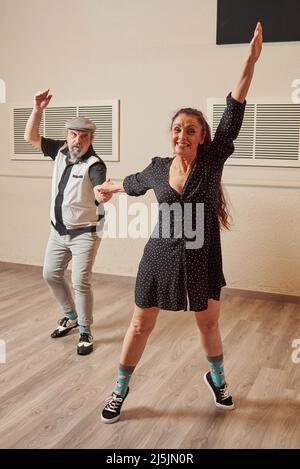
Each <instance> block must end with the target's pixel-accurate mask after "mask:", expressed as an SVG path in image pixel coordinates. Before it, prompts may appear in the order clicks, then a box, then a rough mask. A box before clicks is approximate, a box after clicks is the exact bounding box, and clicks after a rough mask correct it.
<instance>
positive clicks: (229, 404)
mask: <svg viewBox="0 0 300 469" xmlns="http://www.w3.org/2000/svg"><path fill="white" fill-rule="evenodd" d="M204 382H205V383H206V384H207V386H208V387H209V389H210V390H211V393H212V395H213V397H214V401H215V405H216V407H218V408H219V409H225V410H232V409H234V403H233V400H232V397H231V396H230V395H229V392H228V388H227V384H226V383H225V384H223V386H221V387H220V388H218V387H217V386H215V385H214V383H213V380H212V378H211V375H210V372H209V371H208V372H207V373H206V374H205V375H204Z"/></svg>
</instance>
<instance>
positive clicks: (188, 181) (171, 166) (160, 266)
mask: <svg viewBox="0 0 300 469" xmlns="http://www.w3.org/2000/svg"><path fill="white" fill-rule="evenodd" d="M261 49H262V27H261V24H260V23H258V24H257V26H256V29H255V32H254V36H253V39H252V41H251V43H250V51H249V56H248V58H247V60H246V63H245V66H244V69H243V72H242V75H241V78H240V80H239V82H238V84H237V85H236V87H235V89H234V91H233V92H232V94H229V95H228V97H227V107H226V109H225V111H224V114H223V116H222V119H221V122H220V124H219V126H218V129H217V131H216V134H215V137H214V139H213V141H211V137H210V130H209V126H208V124H207V122H206V121H205V119H204V117H203V114H202V113H201V112H199V111H197V110H195V109H191V108H186V109H181V110H180V111H178V112H177V113H176V114H175V116H174V117H173V119H172V125H171V132H172V148H173V151H174V155H175V156H174V157H173V158H153V160H152V162H151V164H150V165H149V166H148V167H147V168H146V169H145V170H144V171H142V172H141V173H137V174H133V175H131V176H127V177H126V178H125V179H124V181H123V183H114V182H111V181H110V180H108V181H106V182H105V183H104V184H102V186H101V188H100V190H99V191H100V198H101V200H102V201H103V202H106V201H108V200H109V199H110V197H111V196H112V194H113V193H116V192H123V191H125V192H126V193H127V194H129V195H133V196H139V195H143V194H145V192H146V191H147V190H148V189H153V190H154V192H155V195H156V197H157V200H158V202H159V207H163V206H164V207H166V206H167V207H170V206H173V204H177V205H178V206H180V207H181V208H182V209H183V212H182V213H183V217H186V215H185V210H184V209H185V207H186V206H187V204H188V205H189V206H192V215H193V223H195V217H197V205H199V204H204V226H203V228H204V242H203V245H202V246H200V247H199V246H197V243H195V244H193V242H190V245H189V246H188V244H189V241H188V239H187V238H188V237H186V236H182V237H178V236H174V230H175V231H176V229H177V228H178V223H177V225H176V218H178V217H177V215H174V217H173V219H172V222H171V231H172V233H171V235H170V236H162V234H161V230H162V228H163V226H161V222H159V223H158V225H159V229H160V231H159V230H158V231H157V230H155V233H156V235H155V236H153V235H152V236H151V238H150V240H149V241H148V243H147V245H146V247H145V250H144V254H143V257H142V259H141V262H140V265H139V270H138V274H137V280H136V288H135V308H134V314H133V318H132V320H131V323H130V326H129V328H128V330H127V333H126V336H125V339H124V342H123V348H122V353H121V360H120V366H119V370H118V375H117V380H116V384H115V387H114V390H113V392H112V395H111V396H110V397H108V398H107V400H106V405H105V407H104V409H103V411H102V414H101V419H102V421H103V422H105V423H114V422H116V421H117V420H118V419H119V418H120V412H121V407H122V404H123V402H124V400H125V398H126V396H127V394H128V392H129V387H128V383H129V380H130V377H131V375H132V373H133V371H134V369H135V367H136V365H137V363H138V362H139V360H140V358H141V356H142V353H143V351H144V348H145V346H146V342H147V339H148V337H149V335H150V333H151V331H152V330H153V328H154V326H155V322H156V319H157V316H158V313H159V310H160V309H166V310H173V311H178V310H189V311H194V314H195V318H196V323H197V326H198V328H199V331H200V335H201V338H202V342H203V346H204V349H205V351H206V354H207V359H208V363H209V367H210V371H209V372H207V373H206V374H205V375H204V381H205V383H206V384H207V386H208V387H209V389H210V391H211V392H212V395H213V398H214V402H215V405H216V406H217V407H218V408H222V409H233V408H234V404H233V400H232V397H231V396H230V394H229V392H228V388H227V385H226V381H225V376H224V368H223V349H222V341H221V336H220V331H219V324H218V320H219V314H220V301H219V300H220V291H221V288H222V287H223V286H224V285H226V283H225V279H224V276H223V271H222V256H221V244H220V225H223V226H224V227H225V228H228V225H229V224H228V216H227V211H226V203H225V199H224V196H223V192H222V188H221V176H222V170H223V166H224V163H225V161H226V159H227V158H228V157H229V156H230V155H231V154H232V153H233V151H234V146H233V140H235V139H236V138H237V136H238V133H239V130H240V127H241V125H242V121H243V116H244V110H245V105H246V102H245V98H246V95H247V92H248V89H249V86H250V83H251V80H252V76H253V72H254V66H255V63H256V61H257V60H258V58H259V55H260V52H261ZM177 222H178V220H177ZM182 222H183V220H182V219H181V220H180V224H181V227H182ZM196 223H197V220H196ZM197 226H198V225H197ZM158 232H159V235H158ZM172 234H173V236H172Z"/></svg>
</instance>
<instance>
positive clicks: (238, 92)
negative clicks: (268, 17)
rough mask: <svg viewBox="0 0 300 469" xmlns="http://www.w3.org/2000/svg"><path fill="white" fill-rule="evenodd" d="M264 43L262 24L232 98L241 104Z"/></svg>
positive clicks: (256, 31)
mask: <svg viewBox="0 0 300 469" xmlns="http://www.w3.org/2000/svg"><path fill="white" fill-rule="evenodd" d="M262 41H263V37H262V26H261V24H260V23H257V25H256V28H255V31H254V35H253V38H252V40H251V42H250V52H249V56H248V57H247V59H246V63H245V65H244V68H243V71H242V74H241V77H240V79H239V81H238V83H237V84H236V86H235V88H234V90H233V91H232V94H231V95H232V97H233V98H234V99H235V100H236V101H239V102H240V103H243V102H244V101H245V98H246V96H247V93H248V90H249V87H250V84H251V80H252V77H253V73H254V67H255V64H256V62H257V60H258V58H259V56H260V53H261V49H262Z"/></svg>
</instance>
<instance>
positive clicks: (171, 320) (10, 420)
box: [0, 263, 300, 449]
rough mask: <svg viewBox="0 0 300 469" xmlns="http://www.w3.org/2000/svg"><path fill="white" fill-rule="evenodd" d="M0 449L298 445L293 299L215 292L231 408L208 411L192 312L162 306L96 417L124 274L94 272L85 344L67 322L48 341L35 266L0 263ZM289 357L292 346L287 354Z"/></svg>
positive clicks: (127, 303) (297, 308)
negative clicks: (131, 366) (109, 421)
mask: <svg viewBox="0 0 300 469" xmlns="http://www.w3.org/2000/svg"><path fill="white" fill-rule="evenodd" d="M0 269H1V272H0V339H1V340H4V341H5V342H6V351H7V357H6V363H5V364H0V374H1V378H0V447H1V448H110V449H114V448H116V449H117V448H118V449H121V448H122V449H124V448H130V449H131V448H137V449H138V448H152V449H154V448H157V449H162V448H164V449H167V448H178V449H179V448H180V449H182V448H187V449H192V448H193V449H196V448H300V418H299V417H300V363H298V364H297V363H293V361H292V359H291V355H292V352H293V348H292V341H293V339H295V338H298V339H300V305H299V304H296V303H284V302H279V301H268V300H265V299H255V298H247V297H245V296H243V295H239V296H232V295H228V294H226V292H224V293H223V300H222V319H221V330H222V336H223V341H224V351H225V373H226V377H227V380H228V381H229V383H230V390H231V391H232V393H233V395H234V398H235V403H236V407H237V408H236V410H234V411H232V412H224V411H219V410H216V409H215V407H214V405H213V402H212V399H211V395H210V392H209V390H208V389H207V388H206V385H205V384H204V382H203V380H202V375H203V373H204V372H205V371H206V368H207V364H206V359H205V353H204V352H203V350H201V347H200V341H199V337H198V332H197V330H196V327H195V322H194V318H193V315H192V314H191V313H184V312H178V313H174V312H165V311H162V312H161V314H160V316H159V320H158V324H157V327H156V329H155V331H154V332H153V335H152V336H151V338H150V341H149V343H148V346H147V349H146V351H145V353H144V356H143V359H142V362H141V363H140V365H139V366H138V367H137V369H136V371H135V373H134V375H133V377H132V380H131V392H130V394H129V396H128V398H127V400H126V403H125V404H124V408H123V409H124V410H123V413H122V419H121V420H120V421H119V422H118V423H116V424H114V425H104V424H103V423H101V421H100V418H99V414H100V410H101V407H102V404H103V400H104V398H105V397H106V396H107V395H108V394H109V393H110V391H111V389H112V385H113V381H114V379H115V373H116V367H117V365H118V362H119V355H120V350H121V344H122V340H123V337H124V334H125V331H126V328H127V326H128V324H129V320H130V317H131V314H132V303H133V286H134V280H133V279H128V278H121V277H112V276H104V275H99V274H98V275H95V276H94V282H93V283H94V292H95V295H94V296H95V314H94V319H95V321H94V328H93V334H94V338H95V351H94V352H93V353H92V354H91V355H89V356H86V357H80V356H78V355H77V354H76V345H77V341H78V332H74V333H71V334H70V335H68V336H66V337H65V338H61V339H56V340H53V339H51V338H50V332H51V331H52V330H53V329H54V327H55V324H56V321H57V320H58V319H59V317H60V316H61V314H60V312H59V309H58V307H57V305H56V303H55V301H54V300H53V299H52V297H51V294H50V293H49V291H48V288H47V286H46V285H45V284H44V281H43V279H42V276H41V269H40V268H37V267H36V268H35V267H26V266H19V265H12V264H3V263H2V264H0ZM299 356H300V354H299Z"/></svg>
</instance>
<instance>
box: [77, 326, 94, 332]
mask: <svg viewBox="0 0 300 469" xmlns="http://www.w3.org/2000/svg"><path fill="white" fill-rule="evenodd" d="M84 333H86V334H91V326H80V325H79V334H84Z"/></svg>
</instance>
